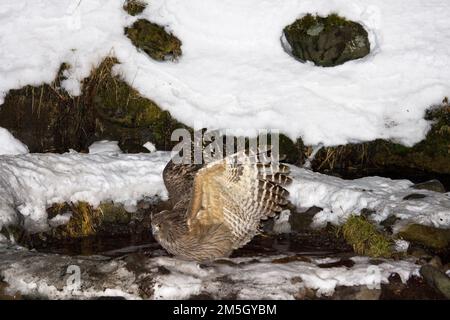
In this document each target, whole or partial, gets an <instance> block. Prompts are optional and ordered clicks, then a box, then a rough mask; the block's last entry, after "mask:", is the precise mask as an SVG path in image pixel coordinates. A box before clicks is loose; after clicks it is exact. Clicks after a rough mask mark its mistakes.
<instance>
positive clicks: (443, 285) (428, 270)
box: [420, 264, 450, 299]
mask: <svg viewBox="0 0 450 320" xmlns="http://www.w3.org/2000/svg"><path fill="white" fill-rule="evenodd" d="M420 274H421V275H422V277H423V278H424V279H425V280H426V281H427V283H428V284H429V285H430V286H432V287H433V288H435V289H436V290H437V291H438V292H440V293H442V294H443V295H444V296H445V297H446V298H447V299H450V278H449V277H448V276H447V275H446V274H445V273H444V272H442V271H441V270H439V269H437V268H435V267H433V266H431V265H429V264H428V265H424V266H422V268H420Z"/></svg>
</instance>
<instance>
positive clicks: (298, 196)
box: [289, 166, 450, 232]
mask: <svg viewBox="0 0 450 320" xmlns="http://www.w3.org/2000/svg"><path fill="white" fill-rule="evenodd" d="M291 170H292V177H293V179H294V183H293V184H292V185H291V186H290V188H289V191H290V193H291V201H292V202H293V204H294V205H295V206H297V207H299V208H301V207H304V208H306V209H307V208H310V207H312V206H317V207H320V208H323V210H322V211H321V212H319V213H317V214H316V215H315V216H314V221H313V224H314V225H315V226H318V227H319V226H323V225H325V224H326V223H327V222H330V223H332V224H335V225H340V224H342V223H344V222H345V220H346V219H347V218H348V217H349V216H350V215H351V214H359V213H361V210H363V209H369V210H373V211H374V213H373V214H372V215H371V219H373V220H374V221H375V222H381V221H383V220H385V219H386V218H388V217H389V216H390V215H395V216H397V217H398V218H400V221H399V222H397V224H396V225H394V232H396V231H398V228H399V227H401V226H402V225H404V224H407V223H413V222H414V223H418V224H424V225H429V226H434V227H438V228H450V193H438V192H434V191H428V190H417V189H414V188H412V186H413V183H412V182H411V181H409V180H392V179H389V178H382V177H376V176H375V177H365V178H361V179H355V180H344V179H341V178H337V177H333V176H328V175H324V174H320V173H317V172H312V171H310V170H306V169H301V168H298V167H293V166H292V167H291ZM413 193H415V194H421V195H424V196H425V197H424V198H421V199H411V200H404V198H405V197H406V196H408V195H411V194H413Z"/></svg>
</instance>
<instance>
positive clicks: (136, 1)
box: [123, 0, 147, 16]
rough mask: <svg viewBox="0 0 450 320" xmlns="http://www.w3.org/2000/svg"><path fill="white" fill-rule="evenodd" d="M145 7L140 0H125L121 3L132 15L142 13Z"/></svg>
mask: <svg viewBox="0 0 450 320" xmlns="http://www.w3.org/2000/svg"><path fill="white" fill-rule="evenodd" d="M146 7H147V4H146V3H145V2H143V1H140V0H127V1H125V3H124V5H123V9H124V10H125V11H126V12H128V14H130V15H132V16H135V15H138V14H140V13H142V11H144V10H145V8H146Z"/></svg>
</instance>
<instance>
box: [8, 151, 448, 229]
mask: <svg viewBox="0 0 450 320" xmlns="http://www.w3.org/2000/svg"><path fill="white" fill-rule="evenodd" d="M170 157H171V153H170V152H161V151H156V152H153V153H150V154H119V153H100V154H80V153H76V152H73V151H72V152H70V153H65V154H24V155H16V156H11V155H0V228H1V227H2V226H3V225H9V224H16V223H19V222H21V221H22V220H23V223H24V227H25V228H27V229H28V230H29V231H31V232H37V231H43V230H46V229H47V228H48V227H49V222H48V221H47V214H46V208H48V207H49V206H51V205H52V204H54V203H61V202H77V201H86V202H89V203H90V204H91V205H93V206H97V205H99V204H100V203H101V202H105V201H114V202H116V203H122V204H124V206H125V207H126V208H129V209H130V210H132V209H133V208H134V207H135V206H136V204H137V202H138V201H139V200H142V199H144V198H149V197H150V198H152V197H153V198H154V197H158V198H161V199H166V198H167V191H166V188H165V186H164V181H163V179H162V171H163V169H164V167H165V165H166V164H167V162H168V161H169V159H170ZM291 172H292V174H291V175H292V178H293V183H292V185H291V186H289V188H288V189H289V191H290V200H291V201H292V203H293V204H294V205H295V206H296V207H297V208H299V210H302V209H308V208H310V207H312V206H316V207H320V208H322V209H323V210H322V211H320V212H318V213H317V214H316V215H315V216H314V218H313V226H316V227H321V226H324V225H326V223H327V222H331V223H332V224H335V225H340V224H342V223H344V222H345V221H346V219H347V218H348V217H349V216H350V215H351V214H360V213H361V211H362V210H363V209H370V210H374V213H373V214H372V215H371V216H370V218H371V219H372V220H373V221H374V222H377V223H379V222H381V221H383V220H385V219H386V218H388V217H389V216H391V215H395V216H397V217H398V218H399V221H398V222H397V223H396V224H395V225H394V231H395V232H397V231H398V230H399V228H401V227H402V226H404V225H405V224H409V223H419V224H424V225H430V226H434V227H440V228H450V193H447V194H443V193H437V192H434V191H427V190H416V189H413V188H411V187H412V186H413V183H412V182H411V181H408V180H391V179H388V178H381V177H366V178H362V179H356V180H343V179H340V178H337V177H333V176H328V175H324V174H320V173H316V172H312V171H310V170H307V169H302V168H299V167H295V166H291ZM412 193H420V194H422V195H425V198H421V199H413V200H403V198H404V197H405V196H408V195H410V194H412ZM289 214H290V212H289V210H286V211H285V212H283V214H281V215H280V216H279V217H278V218H277V220H276V221H275V230H276V231H277V232H280V233H284V232H289V230H290V225H289V222H288V220H289ZM66 221H67V217H57V219H56V220H55V221H52V222H50V224H59V223H64V222H66Z"/></svg>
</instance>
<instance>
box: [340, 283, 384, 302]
mask: <svg viewBox="0 0 450 320" xmlns="http://www.w3.org/2000/svg"><path fill="white" fill-rule="evenodd" d="M380 295H381V289H369V288H368V287H367V286H352V287H337V288H336V289H335V292H334V294H333V295H332V296H331V300H378V299H379V298H380Z"/></svg>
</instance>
